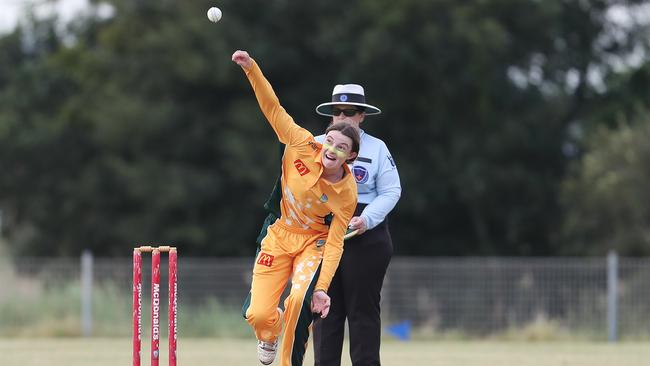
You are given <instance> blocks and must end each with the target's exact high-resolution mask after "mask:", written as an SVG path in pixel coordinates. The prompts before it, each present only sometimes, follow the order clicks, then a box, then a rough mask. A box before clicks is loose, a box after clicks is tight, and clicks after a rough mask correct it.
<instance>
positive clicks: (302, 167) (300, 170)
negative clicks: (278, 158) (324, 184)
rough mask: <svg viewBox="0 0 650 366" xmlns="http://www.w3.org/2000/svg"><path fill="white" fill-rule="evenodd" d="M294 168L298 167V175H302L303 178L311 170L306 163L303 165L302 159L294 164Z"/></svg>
mask: <svg viewBox="0 0 650 366" xmlns="http://www.w3.org/2000/svg"><path fill="white" fill-rule="evenodd" d="M293 166H295V167H296V170H298V174H300V175H301V176H303V175H305V174H308V173H309V168H307V166H306V165H305V163H303V162H302V160H300V159H296V160H295V161H294V162H293Z"/></svg>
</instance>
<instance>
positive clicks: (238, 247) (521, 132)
mask: <svg viewBox="0 0 650 366" xmlns="http://www.w3.org/2000/svg"><path fill="white" fill-rule="evenodd" d="M103 3H104V4H109V5H110V6H109V8H110V9H111V11H110V12H109V13H108V14H107V13H106V12H101V11H93V9H94V10H96V9H98V8H95V7H93V8H91V9H90V11H88V12H87V13H86V14H85V15H84V16H79V17H78V18H77V19H76V20H75V21H74V22H72V23H70V24H67V25H66V26H65V27H62V26H61V24H60V23H59V22H58V21H57V19H56V18H55V17H51V18H36V17H25V19H24V20H23V22H22V23H21V25H20V26H18V27H17V28H16V29H15V30H14V31H13V32H11V33H8V34H5V35H3V36H1V37H0V166H1V167H2V169H3V172H4V174H2V176H1V177H0V209H1V212H2V218H3V220H2V222H3V227H2V233H3V235H4V236H5V237H6V238H7V240H8V242H9V243H10V250H11V251H12V253H14V254H17V255H47V254H54V255H71V254H77V253H79V252H80V251H81V250H83V249H85V248H88V249H91V250H93V251H94V252H96V253H98V254H100V255H125V254H126V253H128V250H129V249H130V248H131V247H133V246H134V245H136V244H141V243H153V242H157V243H174V244H175V245H177V246H180V247H181V248H182V249H183V252H184V253H187V254H188V255H252V254H253V253H254V251H255V248H254V246H255V244H254V240H255V237H256V236H257V234H258V231H259V227H260V225H261V221H262V219H263V217H264V216H265V215H264V212H263V209H262V204H263V202H264V201H265V199H266V198H267V196H268V194H269V193H270V191H271V188H272V186H273V183H274V181H275V178H276V176H277V175H278V174H279V155H278V152H277V151H278V146H277V145H278V143H277V141H276V140H275V136H274V134H273V132H272V131H271V129H270V128H269V126H268V124H267V123H266V122H265V121H264V117H263V116H262V114H261V113H260V112H259V109H258V107H257V105H256V102H255V99H254V97H253V95H252V92H251V90H250V86H249V85H248V83H247V81H246V80H245V78H244V77H243V75H242V73H241V71H240V70H239V69H238V68H237V67H236V66H235V65H234V64H232V62H231V61H230V55H231V54H232V52H233V51H234V50H236V49H246V50H248V51H249V52H250V53H251V54H252V56H253V57H254V58H255V59H256V60H257V61H258V62H259V63H260V65H261V66H262V69H263V70H264V72H265V74H266V75H267V77H268V78H269V79H270V81H271V83H272V84H273V86H274V88H275V89H276V92H277V94H278V96H279V98H280V100H281V102H282V104H283V105H284V107H285V108H286V109H287V111H289V113H290V114H291V115H292V116H293V117H294V119H295V120H296V121H297V122H298V123H300V124H301V125H303V126H304V127H306V128H308V129H309V130H310V131H312V132H313V133H315V134H318V133H320V132H322V131H323V130H324V128H325V126H326V124H327V122H328V121H327V120H326V119H324V118H323V117H319V116H317V115H316V114H315V112H314V108H315V106H316V105H317V104H319V103H321V102H325V101H327V100H328V99H329V98H330V96H331V90H332V87H333V85H335V84H337V83H348V82H354V83H360V84H362V85H364V87H365V89H366V94H367V98H368V100H369V102H370V103H372V104H374V105H377V106H379V107H380V108H382V110H383V114H381V115H380V116H373V117H369V118H367V120H366V122H364V123H363V126H362V127H363V128H364V129H366V130H367V131H368V132H370V133H371V134H373V135H376V136H378V137H380V138H382V139H383V140H384V141H386V143H387V144H388V146H389V148H390V150H391V153H392V155H393V157H394V159H395V162H396V163H397V166H398V169H399V172H400V176H401V180H402V186H403V194H402V198H401V200H400V202H399V204H398V206H397V207H396V209H395V210H394V211H393V213H392V214H391V216H390V217H389V222H390V225H391V230H392V233H393V240H394V243H395V250H396V254H401V255H538V256H540V255H567V254H570V255H594V254H598V255H600V254H603V253H604V252H606V251H607V250H609V249H617V250H619V251H620V252H622V253H623V254H629V255H647V254H648V253H650V247H649V246H648V244H649V242H650V235H648V233H650V227H649V224H648V222H650V220H649V219H650V208H649V207H648V206H649V205H648V202H650V200H649V199H648V193H647V189H645V182H647V181H648V178H650V164H649V162H650V149H648V147H647V144H646V143H645V142H646V141H647V137H648V133H650V132H649V131H650V127H649V126H650V113H649V112H648V110H649V109H648V107H649V105H648V104H649V103H650V102H649V101H650V98H649V97H650V87H649V85H650V83H648V82H649V81H650V62H648V61H647V58H646V57H645V55H646V54H647V52H648V50H649V48H648V46H649V45H648V41H647V39H648V37H647V35H648V24H647V23H644V21H643V19H642V18H640V19H639V18H636V17H634V16H633V15H634V14H636V11H637V9H639V7H642V6H643V1H623V0H620V1H617V0H593V1H589V2H585V1H580V0H546V1H543V2H540V1H535V0H523V1H522V0H491V1H470V2H458V1H453V0H439V1H424V0H408V1H399V2H395V1H387V0H362V1H358V2H353V3H348V4H346V6H345V7H341V6H340V5H339V4H336V3H334V2H315V3H313V4H312V3H310V4H308V5H307V4H305V3H304V2H299V1H273V2H268V1H261V0H245V1H238V2H237V3H236V4H234V3H233V4H224V5H223V7H222V10H223V12H224V17H223V19H222V20H221V21H220V22H219V23H217V24H213V23H210V22H209V21H208V20H207V18H206V16H205V11H206V10H207V9H208V8H209V7H210V6H211V3H210V2H209V1H192V2H181V1H154V0H138V1H132V0H110V1H104V2H103ZM93 4H94V5H93V6H95V5H96V4H97V3H96V2H93ZM617 14H619V15H620V14H628V15H630V16H628V17H627V18H625V17H624V18H623V20H621V17H620V16H619V17H617V16H615V15H617ZM639 60H640V61H639Z"/></svg>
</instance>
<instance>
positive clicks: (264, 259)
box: [257, 252, 275, 267]
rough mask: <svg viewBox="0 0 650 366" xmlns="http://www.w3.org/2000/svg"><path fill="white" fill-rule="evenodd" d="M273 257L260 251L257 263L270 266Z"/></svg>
mask: <svg viewBox="0 0 650 366" xmlns="http://www.w3.org/2000/svg"><path fill="white" fill-rule="evenodd" d="M273 258H275V257H273V256H272V255H270V254H266V253H264V252H262V253H260V256H259V258H258V259H257V264H261V265H263V266H267V267H271V265H272V264H273Z"/></svg>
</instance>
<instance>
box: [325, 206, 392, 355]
mask: <svg viewBox="0 0 650 366" xmlns="http://www.w3.org/2000/svg"><path fill="white" fill-rule="evenodd" d="M359 206H362V205H359ZM361 210H363V207H357V213H356V215H359V213H360V212H361ZM392 255H393V243H392V241H391V238H390V233H389V231H388V225H387V223H386V221H384V222H382V223H381V224H380V225H378V226H377V227H375V228H374V229H372V230H369V231H366V232H365V233H364V234H363V235H360V236H358V237H354V238H350V239H348V240H346V241H345V246H344V250H343V256H342V257H341V262H340V263H339V267H338V269H337V271H336V274H335V275H334V278H333V279H332V283H331V284H330V287H329V290H328V291H327V293H328V294H329V296H330V297H331V299H332V305H331V308H330V312H329V315H328V316H327V318H325V319H320V318H318V320H317V321H315V323H314V325H313V333H314V356H315V361H316V362H315V365H316V366H332V365H336V366H339V365H340V364H341V353H342V349H343V337H344V327H345V319H346V318H347V320H348V327H349V332H350V359H351V360H352V364H353V365H354V366H374V365H380V364H381V363H380V360H379V345H380V341H381V317H380V308H379V302H380V297H381V295H380V293H381V287H382V285H383V283H384V275H385V274H386V269H387V268H388V264H389V262H390V258H391V256H392Z"/></svg>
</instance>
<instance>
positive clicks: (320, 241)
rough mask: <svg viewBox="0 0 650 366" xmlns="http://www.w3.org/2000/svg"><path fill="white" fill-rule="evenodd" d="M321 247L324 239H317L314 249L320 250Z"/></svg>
mask: <svg viewBox="0 0 650 366" xmlns="http://www.w3.org/2000/svg"><path fill="white" fill-rule="evenodd" d="M323 245H325V239H318V240H316V247H317V248H320V247H322V246H323Z"/></svg>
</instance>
